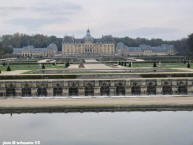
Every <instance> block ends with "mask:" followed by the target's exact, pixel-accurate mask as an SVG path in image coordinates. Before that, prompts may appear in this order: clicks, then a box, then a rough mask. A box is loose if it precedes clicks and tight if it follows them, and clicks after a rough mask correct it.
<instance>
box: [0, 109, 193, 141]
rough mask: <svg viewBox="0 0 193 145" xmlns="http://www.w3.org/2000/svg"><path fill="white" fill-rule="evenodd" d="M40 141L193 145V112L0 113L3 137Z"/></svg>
mask: <svg viewBox="0 0 193 145" xmlns="http://www.w3.org/2000/svg"><path fill="white" fill-rule="evenodd" d="M6 140H7V141H11V140H17V141H19V140H22V141H34V140H40V141H41V145H53V144H55V145H64V144H67V145H91V144H92V145H107V144H109V145H125V144H131V145H142V144H143V145H193V112H116V113H110V112H108V113H53V114H13V116H12V117H11V116H10V115H8V114H3V115H0V141H1V142H0V144H1V143H2V141H6Z"/></svg>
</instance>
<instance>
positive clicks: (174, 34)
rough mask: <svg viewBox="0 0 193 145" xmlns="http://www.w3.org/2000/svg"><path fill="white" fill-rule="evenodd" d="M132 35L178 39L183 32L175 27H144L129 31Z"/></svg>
mask: <svg viewBox="0 0 193 145" xmlns="http://www.w3.org/2000/svg"><path fill="white" fill-rule="evenodd" d="M128 34H130V35H131V36H132V37H146V38H163V37H165V38H166V39H178V38H180V37H181V35H183V32H182V31H181V30H179V29H174V28H161V27H144V28H139V29H135V30H131V31H129V32H128Z"/></svg>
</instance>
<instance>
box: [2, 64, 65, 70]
mask: <svg viewBox="0 0 193 145" xmlns="http://www.w3.org/2000/svg"><path fill="white" fill-rule="evenodd" d="M10 67H11V70H12V71H13V70H31V71H35V70H38V69H40V65H39V64H30V65H27V64H22V65H10ZM45 68H46V69H48V68H64V64H62V65H61V64H59V65H52V64H46V65H45ZM0 70H1V71H6V70H7V65H6V66H2V65H0Z"/></svg>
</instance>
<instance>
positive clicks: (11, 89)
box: [0, 78, 193, 97]
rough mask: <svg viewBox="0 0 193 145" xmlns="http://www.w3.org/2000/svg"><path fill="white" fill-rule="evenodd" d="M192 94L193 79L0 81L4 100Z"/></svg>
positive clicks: (0, 90) (1, 94) (0, 93)
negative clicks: (31, 97)
mask: <svg viewBox="0 0 193 145" xmlns="http://www.w3.org/2000/svg"><path fill="white" fill-rule="evenodd" d="M192 93H193V78H154V79H145V78H143V79H141V78H140V79H125V80H124V79H116V80H114V79H109V80H102V79H101V80H98V79H97V80H90V79H88V80H86V79H80V80H37V81H36V80H6V81H0V96H1V97H4V96H7V97H9V96H10V97H12V96H24V97H25V96H26V97H27V96H66V97H68V96H133V95H135V96H136V95H188V94H192Z"/></svg>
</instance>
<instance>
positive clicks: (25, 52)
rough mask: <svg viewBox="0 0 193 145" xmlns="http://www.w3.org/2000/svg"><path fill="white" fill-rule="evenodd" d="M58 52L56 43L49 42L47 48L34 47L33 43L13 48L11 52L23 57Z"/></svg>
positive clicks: (47, 55)
mask: <svg viewBox="0 0 193 145" xmlns="http://www.w3.org/2000/svg"><path fill="white" fill-rule="evenodd" d="M57 53H58V48H57V45H56V44H54V43H51V44H50V45H48V47H47V48H34V46H33V45H29V46H25V47H23V48H13V54H15V55H20V56H23V57H31V56H45V57H51V56H54V55H56V54H57Z"/></svg>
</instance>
